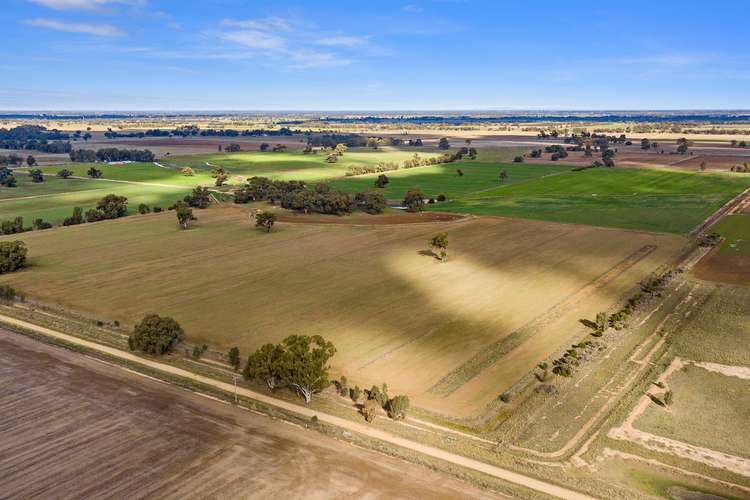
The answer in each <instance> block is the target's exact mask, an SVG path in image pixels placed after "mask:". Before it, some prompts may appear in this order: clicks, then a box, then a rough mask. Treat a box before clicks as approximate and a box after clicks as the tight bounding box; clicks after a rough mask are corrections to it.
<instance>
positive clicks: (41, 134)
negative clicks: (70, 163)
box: [0, 125, 90, 153]
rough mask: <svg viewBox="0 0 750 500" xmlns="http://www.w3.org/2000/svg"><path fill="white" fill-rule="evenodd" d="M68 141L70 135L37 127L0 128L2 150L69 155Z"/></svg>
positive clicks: (69, 146)
mask: <svg viewBox="0 0 750 500" xmlns="http://www.w3.org/2000/svg"><path fill="white" fill-rule="evenodd" d="M89 137H90V135H89ZM70 139H71V136H70V134H67V133H63V132H60V131H58V130H47V129H46V128H45V127H42V126H39V125H22V126H20V127H14V128H11V129H6V128H0V148H2V149H16V150H33V151H41V152H44V153H70V150H71V145H70V142H69V141H70Z"/></svg>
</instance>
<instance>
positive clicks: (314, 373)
mask: <svg viewBox="0 0 750 500" xmlns="http://www.w3.org/2000/svg"><path fill="white" fill-rule="evenodd" d="M281 348H282V349H283V351H284V353H283V354H282V355H281V358H280V359H279V362H278V373H279V381H280V382H281V383H282V384H283V385H285V386H287V387H289V388H291V389H294V390H295V391H297V392H298V393H299V394H300V395H301V396H302V398H303V399H304V400H305V403H308V404H309V403H310V400H311V399H312V395H313V394H316V393H318V392H320V391H322V390H323V389H325V388H326V387H328V384H329V383H330V382H329V380H328V368H329V366H328V361H330V359H331V358H332V357H333V355H334V354H336V348H335V347H334V346H333V344H332V343H331V342H328V341H327V340H325V339H324V338H323V337H321V336H320V335H314V336H312V337H309V336H306V335H290V336H289V337H287V338H286V339H284V341H283V342H282V343H281Z"/></svg>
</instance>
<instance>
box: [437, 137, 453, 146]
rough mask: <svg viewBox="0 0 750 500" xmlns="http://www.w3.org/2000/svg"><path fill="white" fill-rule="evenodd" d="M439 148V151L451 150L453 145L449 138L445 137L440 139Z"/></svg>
mask: <svg viewBox="0 0 750 500" xmlns="http://www.w3.org/2000/svg"><path fill="white" fill-rule="evenodd" d="M438 148H439V149H450V148H451V143H450V142H448V138H447V137H443V138H442V139H440V141H438Z"/></svg>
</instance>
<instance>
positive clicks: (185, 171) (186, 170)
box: [180, 167, 195, 177]
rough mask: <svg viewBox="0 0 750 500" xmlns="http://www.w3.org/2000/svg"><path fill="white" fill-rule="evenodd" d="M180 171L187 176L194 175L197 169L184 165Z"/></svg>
mask: <svg viewBox="0 0 750 500" xmlns="http://www.w3.org/2000/svg"><path fill="white" fill-rule="evenodd" d="M180 172H181V173H182V175H184V176H185V177H192V176H193V175H195V170H193V169H192V168H190V167H184V168H183V169H182V170H180Z"/></svg>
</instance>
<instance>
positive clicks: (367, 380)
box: [2, 207, 684, 415]
mask: <svg viewBox="0 0 750 500" xmlns="http://www.w3.org/2000/svg"><path fill="white" fill-rule="evenodd" d="M246 210H247V209H246V208H244V207H226V208H215V209H209V210H204V211H198V212H197V216H198V221H197V223H196V224H195V227H194V228H193V229H191V230H188V231H184V230H180V229H178V226H177V223H176V220H175V218H174V215H173V214H171V213H164V214H151V215H145V216H135V217H128V218H125V219H120V220H117V221H105V222H99V223H96V224H89V225H84V226H77V227H70V228H59V229H52V230H48V231H41V232H36V233H30V234H25V235H23V240H24V241H26V243H27V245H28V246H29V249H30V250H29V256H30V258H29V268H28V269H26V270H23V271H21V272H17V273H13V274H9V275H7V276H3V277H2V282H3V283H9V284H12V285H13V286H15V287H17V288H18V289H20V290H23V291H24V292H25V293H27V294H29V296H31V297H34V298H38V299H41V300H44V301H49V302H55V303H58V304H60V305H62V306H65V307H68V308H71V309H73V310H79V311H82V312H84V313H86V314H88V315H89V316H91V317H94V318H100V319H106V320H115V319H117V320H119V321H120V322H121V323H123V324H124V325H132V324H133V322H135V321H137V320H138V319H139V318H140V317H142V316H143V315H144V314H145V313H147V312H152V311H153V312H158V313H159V314H164V315H170V316H173V317H174V318H176V319H177V320H178V321H179V322H180V323H181V324H182V325H183V326H184V327H185V329H186V331H187V335H188V339H189V340H190V341H193V342H205V343H207V344H209V345H210V346H212V347H213V348H216V349H220V350H226V349H228V348H229V347H232V346H235V345H237V346H239V347H240V348H241V350H242V352H243V354H245V355H246V354H247V353H248V352H249V351H250V350H252V349H255V348H257V347H258V346H260V345H261V344H263V343H266V342H276V341H279V340H280V339H282V338H284V337H285V336H287V335H289V334H291V333H300V334H303V333H304V334H321V335H323V336H325V337H326V338H328V339H330V340H332V341H333V342H334V344H335V345H336V347H337V348H338V351H339V352H338V354H337V355H336V357H335V358H334V368H335V371H336V373H339V374H342V373H343V374H345V375H346V376H347V377H349V379H350V380H352V381H353V382H355V383H359V384H360V385H362V386H364V385H368V384H372V383H380V382H387V383H388V384H389V386H391V387H392V388H393V391H394V392H400V393H406V394H408V395H409V396H410V397H412V398H413V399H414V400H415V402H416V403H417V404H422V405H424V406H425V407H429V408H432V409H435V410H436V411H444V412H446V413H450V414H455V415H469V414H473V413H474V412H476V411H479V410H481V409H482V408H484V406H485V405H486V404H487V403H488V402H489V401H492V400H494V399H495V398H496V397H497V396H498V394H500V393H501V392H503V390H504V389H505V388H507V387H509V386H511V385H513V384H514V383H515V382H516V381H517V380H518V379H519V378H521V377H523V376H524V375H526V374H527V373H528V372H529V370H530V369H532V368H533V366H534V365H535V364H536V363H538V362H539V361H541V360H543V359H545V358H546V357H547V356H548V355H549V353H550V352H553V351H555V350H556V349H559V348H561V347H562V346H564V345H566V344H567V343H569V342H570V340H571V337H572V336H576V335H579V333H577V332H578V330H579V329H580V325H579V324H578V319H579V318H581V317H589V316H592V315H594V314H596V312H598V311H599V310H603V309H607V308H609V307H611V306H612V305H613V303H615V302H616V301H617V300H619V299H620V298H621V296H622V295H623V294H625V293H627V292H628V291H629V290H630V289H631V288H632V286H633V285H634V283H637V282H638V281H639V280H640V279H641V278H643V277H644V276H645V275H646V274H648V273H649V272H651V271H653V270H654V269H655V268H657V267H658V266H659V265H661V264H663V263H665V262H669V261H671V259H672V258H673V256H674V255H675V253H676V252H678V251H679V249H680V248H681V247H682V245H683V244H684V239H683V238H681V237H676V236H670V235H655V234H649V233H638V232H628V231H614V230H608V229H597V228H592V227H582V226H572V225H561V224H550V223H544V222H535V221H524V220H507V219H493V218H488V219H468V220H461V221H453V222H435V223H432V224H402V225H375V226H370V227H368V226H359V225H357V226H354V225H345V224H330V225H317V224H289V223H280V224H279V225H278V228H277V229H276V230H275V231H274V232H273V233H271V234H265V233H261V232H258V231H256V230H254V229H252V228H251V227H250V225H249V223H248V219H247V214H246ZM438 231H447V232H448V234H449V240H450V241H451V244H450V250H449V255H450V257H449V261H448V262H446V263H439V262H437V261H436V260H435V259H434V258H433V257H432V256H430V255H425V254H424V250H425V246H426V240H427V239H428V238H429V237H430V236H432V235H433V234H435V233H436V232H438ZM5 239H9V237H6V238H5ZM506 340H507V342H506ZM488 347H492V356H490V357H489V358H487V359H484V357H483V358H482V362H481V363H479V364H476V363H475V362H474V360H475V358H476V357H477V356H482V355H483V354H482V353H484V351H486V350H487V349H488ZM467 363H468V367H467V368H466V369H462V368H463V367H464V366H465V365H467ZM451 374H454V376H452V377H450V382H451V383H450V384H449V388H448V390H444V391H442V392H441V393H438V392H435V391H434V390H432V388H433V387H435V386H436V385H437V384H439V383H440V382H441V381H443V380H444V379H445V378H446V377H448V376H449V375H451ZM467 383H468V385H465V384H467Z"/></svg>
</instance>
